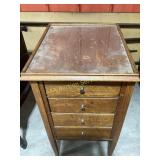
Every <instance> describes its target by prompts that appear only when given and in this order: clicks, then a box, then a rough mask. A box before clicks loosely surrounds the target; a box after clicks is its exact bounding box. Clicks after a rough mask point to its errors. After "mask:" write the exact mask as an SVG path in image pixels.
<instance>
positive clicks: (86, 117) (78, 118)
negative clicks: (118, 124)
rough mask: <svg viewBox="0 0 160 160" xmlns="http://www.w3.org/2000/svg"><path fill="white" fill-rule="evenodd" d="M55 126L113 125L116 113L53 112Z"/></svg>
mask: <svg viewBox="0 0 160 160" xmlns="http://www.w3.org/2000/svg"><path fill="white" fill-rule="evenodd" d="M52 117H53V122H54V125H55V126H92V127H93V126H94V127H111V126H112V124H113V118H114V114H88V113H82V114H81V113H79V114H76V113H52Z"/></svg>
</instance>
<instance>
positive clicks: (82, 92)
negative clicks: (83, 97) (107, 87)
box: [80, 86, 85, 94]
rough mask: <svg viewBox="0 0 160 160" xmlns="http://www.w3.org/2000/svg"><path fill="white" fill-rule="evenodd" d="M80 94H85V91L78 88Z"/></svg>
mask: <svg viewBox="0 0 160 160" xmlns="http://www.w3.org/2000/svg"><path fill="white" fill-rule="evenodd" d="M80 94H85V90H84V87H83V86H82V87H81V88H80Z"/></svg>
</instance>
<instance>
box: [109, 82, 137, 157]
mask: <svg viewBox="0 0 160 160" xmlns="http://www.w3.org/2000/svg"><path fill="white" fill-rule="evenodd" d="M134 85H135V83H124V84H123V85H122V88H121V91H120V98H119V102H118V105H117V109H116V114H115V117H114V121H113V127H112V132H111V138H112V141H110V142H109V144H108V155H109V156H111V155H112V154H113V152H114V149H115V147H116V144H117V141H118V138H119V135H120V132H121V129H122V126H123V122H124V119H125V115H126V112H127V109H128V105H129V102H130V99H131V96H132V92H133V88H134Z"/></svg>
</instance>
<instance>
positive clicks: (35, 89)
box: [31, 82, 59, 156]
mask: <svg viewBox="0 0 160 160" xmlns="http://www.w3.org/2000/svg"><path fill="white" fill-rule="evenodd" d="M31 87H32V91H33V94H34V96H35V99H36V102H37V104H38V107H39V110H40V113H41V117H42V119H43V123H44V126H45V128H46V131H47V135H48V138H49V141H50V143H51V145H52V148H53V150H54V152H55V155H56V156H57V155H59V150H58V145H57V142H56V140H55V139H54V133H53V130H52V128H51V126H50V123H49V118H48V113H47V111H46V108H45V107H46V106H45V104H44V101H43V98H42V94H41V91H40V88H39V84H38V82H31Z"/></svg>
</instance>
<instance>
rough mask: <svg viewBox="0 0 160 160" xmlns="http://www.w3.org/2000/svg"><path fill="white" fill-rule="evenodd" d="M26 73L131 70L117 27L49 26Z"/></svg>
mask: <svg viewBox="0 0 160 160" xmlns="http://www.w3.org/2000/svg"><path fill="white" fill-rule="evenodd" d="M66 39H67V41H66ZM68 52H69V53H70V56H67V53H68ZM26 72H27V73H57V74H58V73H65V74H71V73H72V74H73V75H74V74H75V73H80V74H81V73H94V74H96V73H102V74H111V73H112V74H114V73H115V74H119V73H121V74H130V73H133V70H132V67H131V65H130V63H129V60H128V58H127V53H126V50H125V48H124V46H123V45H122V40H121V36H120V34H119V32H118V30H117V26H115V25H105V24H90V25H87V24H80V25H58V24H57V25H56V24H55V25H54V24H52V25H50V27H49V29H48V32H47V34H46V36H45V38H44V39H43V42H42V43H41V46H40V47H39V49H38V50H37V54H36V55H35V57H34V59H33V60H32V62H31V64H30V65H29V66H28V69H27V71H26Z"/></svg>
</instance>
